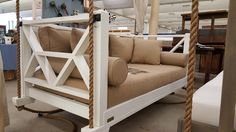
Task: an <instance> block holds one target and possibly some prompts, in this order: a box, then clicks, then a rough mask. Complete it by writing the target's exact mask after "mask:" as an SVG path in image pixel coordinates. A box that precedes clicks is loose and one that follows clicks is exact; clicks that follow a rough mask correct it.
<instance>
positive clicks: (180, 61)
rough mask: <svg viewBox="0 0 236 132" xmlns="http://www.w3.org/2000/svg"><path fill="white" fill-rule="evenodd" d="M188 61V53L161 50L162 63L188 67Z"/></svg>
mask: <svg viewBox="0 0 236 132" xmlns="http://www.w3.org/2000/svg"><path fill="white" fill-rule="evenodd" d="M187 63H188V55H187V54H182V53H170V52H161V64H164V65H174V66H181V67H186V65H187Z"/></svg>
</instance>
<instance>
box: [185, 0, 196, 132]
mask: <svg viewBox="0 0 236 132" xmlns="http://www.w3.org/2000/svg"><path fill="white" fill-rule="evenodd" d="M198 5H199V1H198V0H192V14H191V29H190V46H189V63H188V80H187V83H188V84H187V96H186V106H185V116H184V132H191V126H192V98H193V89H194V71H195V70H194V69H195V55H196V44H197V35H198V23H199V20H198Z"/></svg>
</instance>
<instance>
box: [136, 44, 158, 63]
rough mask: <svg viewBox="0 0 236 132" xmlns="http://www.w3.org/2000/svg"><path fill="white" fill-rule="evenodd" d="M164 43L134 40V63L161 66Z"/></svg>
mask: <svg viewBox="0 0 236 132" xmlns="http://www.w3.org/2000/svg"><path fill="white" fill-rule="evenodd" d="M161 47H162V41H158V40H143V39H134V53H133V57H132V61H131V62H132V63H140V64H151V65H159V64H160V52H161Z"/></svg>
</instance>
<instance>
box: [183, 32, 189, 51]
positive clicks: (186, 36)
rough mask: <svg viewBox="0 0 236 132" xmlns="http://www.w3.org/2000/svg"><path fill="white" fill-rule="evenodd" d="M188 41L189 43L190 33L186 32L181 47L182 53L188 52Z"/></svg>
mask: <svg viewBox="0 0 236 132" xmlns="http://www.w3.org/2000/svg"><path fill="white" fill-rule="evenodd" d="M189 43H190V34H189V33H186V34H184V49H183V53H184V54H188V53H189Z"/></svg>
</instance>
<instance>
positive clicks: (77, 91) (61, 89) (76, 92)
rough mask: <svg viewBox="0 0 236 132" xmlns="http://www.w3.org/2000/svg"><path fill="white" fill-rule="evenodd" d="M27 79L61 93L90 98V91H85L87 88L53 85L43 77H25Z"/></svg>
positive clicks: (29, 81)
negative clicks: (42, 78)
mask: <svg viewBox="0 0 236 132" xmlns="http://www.w3.org/2000/svg"><path fill="white" fill-rule="evenodd" d="M25 81H26V82H28V83H31V84H35V85H39V86H41V87H45V88H48V89H51V90H54V91H58V92H61V93H65V94H69V95H73V96H76V97H80V98H83V99H89V95H88V91H85V90H82V89H79V88H73V87H70V86H63V85H62V86H52V85H49V84H48V83H47V81H45V80H41V79H38V78H33V77H32V78H25Z"/></svg>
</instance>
